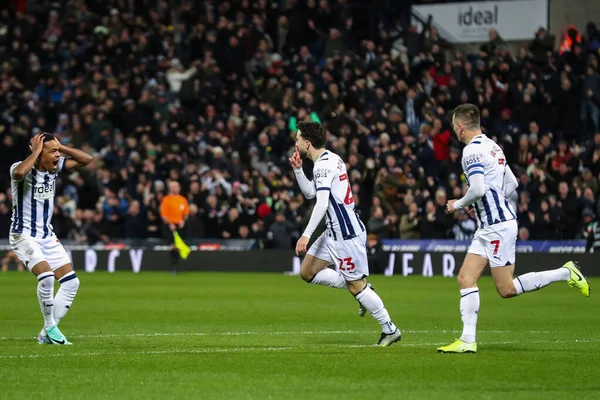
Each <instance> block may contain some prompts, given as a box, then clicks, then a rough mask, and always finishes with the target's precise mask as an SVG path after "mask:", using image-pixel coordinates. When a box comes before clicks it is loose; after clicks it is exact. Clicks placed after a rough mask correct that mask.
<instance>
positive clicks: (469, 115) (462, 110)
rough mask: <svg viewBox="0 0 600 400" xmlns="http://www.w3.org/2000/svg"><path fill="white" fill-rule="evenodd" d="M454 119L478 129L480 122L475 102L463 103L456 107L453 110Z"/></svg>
mask: <svg viewBox="0 0 600 400" xmlns="http://www.w3.org/2000/svg"><path fill="white" fill-rule="evenodd" d="M453 115H454V119H455V120H456V119H458V120H460V122H461V123H462V124H463V125H464V126H465V128H468V129H478V128H479V127H480V124H481V114H480V113H479V108H477V106H476V105H475V104H471V103H465V104H461V105H460V106H458V107H456V108H455V109H454V112H453Z"/></svg>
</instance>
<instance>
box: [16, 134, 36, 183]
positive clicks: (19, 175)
mask: <svg viewBox="0 0 600 400" xmlns="http://www.w3.org/2000/svg"><path fill="white" fill-rule="evenodd" d="M43 148H44V135H43V134H39V135H37V136H36V137H34V138H33V139H31V155H30V156H29V157H27V158H26V159H25V160H23V162H21V163H19V164H18V165H17V166H16V167H15V168H14V169H12V170H11V174H10V177H11V178H12V179H14V180H15V181H21V180H23V178H25V177H26V176H27V174H28V173H29V171H31V169H32V168H33V166H34V165H35V162H36V161H37V159H38V158H39V157H40V155H41V154H42V149H43Z"/></svg>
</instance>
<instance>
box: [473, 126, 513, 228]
mask: <svg viewBox="0 0 600 400" xmlns="http://www.w3.org/2000/svg"><path fill="white" fill-rule="evenodd" d="M462 167H463V170H464V172H465V175H466V176H467V178H470V177H472V176H473V175H477V174H482V175H483V179H484V182H485V193H484V195H483V197H482V198H481V199H480V200H479V201H477V202H476V203H475V204H474V206H475V213H476V214H477V220H478V222H479V226H480V227H485V226H489V225H494V224H498V223H500V222H506V221H510V220H513V219H516V216H515V215H516V214H515V211H514V209H513V207H512V205H511V204H510V203H509V201H508V200H507V199H506V197H505V195H504V176H505V174H506V167H507V163H506V157H505V156H504V152H503V151H502V149H501V148H500V146H498V145H497V144H496V142H494V141H493V140H492V139H490V138H488V137H487V136H485V135H478V136H475V137H474V138H473V139H472V140H471V142H469V144H467V146H466V147H465V148H464V150H463V156H462Z"/></svg>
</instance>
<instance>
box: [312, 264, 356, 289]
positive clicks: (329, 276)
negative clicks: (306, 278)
mask: <svg viewBox="0 0 600 400" xmlns="http://www.w3.org/2000/svg"><path fill="white" fill-rule="evenodd" d="M308 283H312V284H314V285H323V286H329V287H333V288H337V289H348V284H346V280H345V279H344V277H343V276H342V275H340V273H339V272H337V271H334V270H332V269H331V268H323V269H322V270H320V271H319V272H317V274H316V275H315V276H314V277H313V278H312V279H311V280H310V282H308Z"/></svg>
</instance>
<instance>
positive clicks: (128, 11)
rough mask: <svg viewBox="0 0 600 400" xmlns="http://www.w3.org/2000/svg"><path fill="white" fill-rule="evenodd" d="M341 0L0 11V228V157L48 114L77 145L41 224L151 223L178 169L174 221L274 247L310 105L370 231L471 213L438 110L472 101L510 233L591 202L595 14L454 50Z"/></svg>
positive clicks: (2, 226) (541, 233)
mask: <svg viewBox="0 0 600 400" xmlns="http://www.w3.org/2000/svg"><path fill="white" fill-rule="evenodd" d="M174 3H178V4H179V5H178V6H177V8H175V9H171V8H170V4H174ZM355 3H356V2H354V1H350V0H337V1H334V0H307V1H306V2H304V1H295V0H287V1H271V0H256V1H250V0H239V1H236V0H230V1H208V0H207V1H200V0H197V1H180V2H171V3H170V2H166V1H163V2H160V1H159V2H156V1H147V0H133V1H118V0H105V1H83V0H69V1H64V2H56V3H51V2H41V3H39V4H37V6H36V7H37V8H32V9H27V11H26V12H18V13H16V12H14V10H12V11H11V10H7V9H4V10H2V11H0V64H1V69H0V113H1V114H0V135H1V139H0V140H1V145H0V167H1V170H2V171H4V173H3V174H1V175H0V237H7V236H8V232H9V225H10V212H11V193H10V179H9V176H8V170H9V167H10V165H11V164H12V163H14V162H15V161H19V160H22V159H24V158H25V157H26V156H27V155H28V146H27V144H28V142H29V139H30V138H31V137H32V135H35V134H36V133H39V132H52V133H55V134H56V136H57V137H58V138H59V139H60V141H61V142H62V143H64V144H66V145H69V146H74V147H77V148H81V149H83V150H84V151H86V152H88V153H90V154H92V155H93V156H94V161H93V162H92V164H91V165H90V166H89V168H87V169H86V170H83V171H80V172H73V173H65V174H63V177H62V180H61V182H60V184H59V186H58V193H57V194H58V196H57V200H56V207H55V210H54V219H53V225H54V229H55V231H56V233H57V235H58V236H59V237H61V238H70V239H74V240H77V241H78V242H81V243H89V244H94V243H97V242H105V243H108V242H110V241H111V240H117V239H119V238H158V237H161V236H162V235H163V229H162V226H161V225H162V224H163V221H162V219H161V214H160V205H161V201H162V199H163V198H164V197H165V195H167V194H168V192H169V187H170V185H169V183H170V182H171V181H178V182H179V183H180V185H181V192H182V194H183V195H184V196H185V197H186V198H187V200H188V202H189V211H190V216H189V218H188V220H187V222H186V224H185V225H186V226H185V234H186V236H187V237H188V238H257V239H261V242H262V243H264V245H265V246H266V247H277V248H292V243H293V241H294V239H295V238H297V236H298V234H299V232H301V229H302V228H303V225H304V224H306V223H307V222H308V218H309V217H310V212H309V211H310V207H311V203H310V202H307V201H306V200H305V199H304V198H303V197H302V194H301V193H300V191H299V189H298V187H297V185H296V184H295V181H294V176H293V172H292V170H291V167H290V166H289V161H288V157H289V156H290V153H291V151H292V150H293V143H294V135H295V129H294V128H295V125H296V122H297V121H300V120H314V121H320V122H322V123H323V124H324V126H325V127H326V128H327V129H328V132H329V138H328V147H329V148H330V149H331V150H333V151H335V152H337V153H338V154H340V155H341V156H342V158H344V159H345V160H347V164H348V169H349V171H350V172H349V176H350V178H351V181H352V188H353V193H354V199H355V205H356V208H357V210H358V211H359V213H360V215H361V216H362V218H363V220H364V221H365V223H367V224H368V230H369V233H370V234H374V235H377V237H378V238H410V239H415V238H452V239H461V240H464V239H468V238H470V237H471V236H472V234H473V232H474V230H475V227H476V225H475V222H474V221H473V220H472V219H471V218H470V217H469V215H468V214H467V213H465V212H460V213H457V214H456V215H448V214H447V213H446V211H445V204H446V199H448V198H459V197H461V195H462V194H463V193H464V191H465V189H466V179H465V177H464V175H463V173H462V168H461V164H460V156H461V147H462V145H460V144H459V143H457V142H456V141H455V138H454V136H453V133H452V132H451V130H450V123H449V116H451V112H452V110H453V108H454V107H456V106H457V105H459V104H461V103H463V102H472V103H474V104H477V105H478V106H479V107H480V108H481V110H482V125H483V127H484V131H485V132H486V133H487V134H488V135H489V136H491V137H493V138H495V139H496V140H497V141H498V143H500V144H501V145H502V146H503V148H504V151H505V153H506V155H507V157H508V162H509V164H510V165H511V167H512V168H513V171H514V172H515V174H516V176H517V177H518V178H519V180H520V187H519V196H518V198H517V199H514V202H515V204H516V208H517V212H518V219H519V225H520V228H521V230H520V233H519V235H520V239H522V240H527V239H557V238H560V239H572V238H581V237H582V235H583V233H584V228H585V226H586V225H587V224H588V223H590V222H591V221H593V220H595V219H596V215H598V212H599V211H600V204H599V202H598V196H599V193H598V192H599V189H600V185H599V181H598V179H599V178H600V75H599V71H600V69H599V64H598V57H599V56H600V34H599V33H598V31H597V30H596V27H595V25H594V24H593V23H590V24H589V25H588V26H587V29H586V30H585V32H578V31H577V30H576V29H575V28H574V27H568V28H567V30H566V31H565V35H564V36H563V37H561V38H554V37H552V36H550V35H549V34H548V33H547V32H546V31H545V30H544V29H539V30H538V31H537V32H536V33H535V38H534V39H533V40H532V42H531V43H530V45H529V46H528V47H527V48H522V49H520V51H519V52H518V54H511V53H510V52H509V50H508V47H507V45H506V43H504V41H503V40H502V38H501V34H502V32H498V33H497V32H494V31H490V40H489V42H487V43H485V44H484V45H482V46H481V48H480V49H479V52H478V53H476V54H469V55H467V54H462V53H461V52H459V51H456V50H455V49H454V48H453V47H452V45H451V44H449V43H448V42H446V41H445V40H444V39H442V38H441V37H440V36H439V35H438V33H437V31H436V30H435V28H433V27H431V26H429V25H427V26H426V27H425V29H424V30H423V32H419V31H418V30H417V29H416V27H414V26H408V25H407V24H406V23H403V24H400V25H403V26H402V28H401V29H396V28H397V25H399V24H397V21H406V18H398V17H399V15H397V14H394V13H393V12H385V13H382V12H379V13H375V14H374V15H375V16H376V18H378V19H377V20H375V22H374V23H373V21H370V22H369V21H367V22H366V23H365V21H364V19H361V18H360V15H358V14H360V12H359V13H357V10H358V11H360V10H362V9H360V8H356V4H355ZM157 5H158V6H157ZM399 12H401V11H399ZM404 17H405V16H404ZM532 35H533V32H532ZM309 164H310V162H309V161H306V162H305V163H304V166H305V171H306V173H307V175H308V176H309V177H310V175H311V169H312V168H311V165H309Z"/></svg>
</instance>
